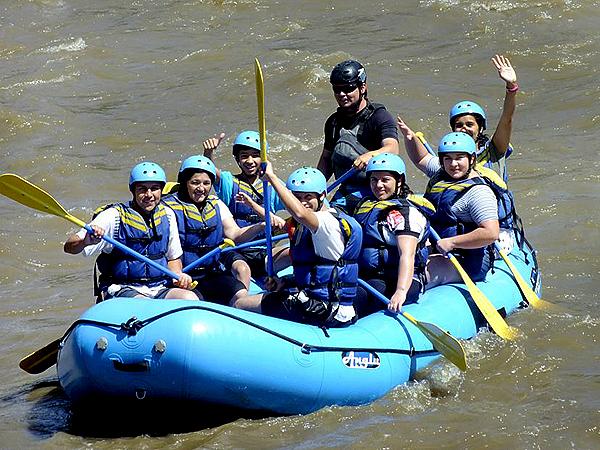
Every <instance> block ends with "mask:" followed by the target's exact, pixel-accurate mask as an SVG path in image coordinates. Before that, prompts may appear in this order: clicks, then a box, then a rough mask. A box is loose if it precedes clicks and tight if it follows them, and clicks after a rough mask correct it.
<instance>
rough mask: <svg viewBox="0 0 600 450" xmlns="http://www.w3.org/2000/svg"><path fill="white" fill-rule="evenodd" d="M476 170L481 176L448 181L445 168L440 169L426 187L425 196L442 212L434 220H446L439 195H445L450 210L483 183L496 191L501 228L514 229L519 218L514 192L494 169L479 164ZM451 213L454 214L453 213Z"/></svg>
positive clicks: (452, 219) (453, 218)
mask: <svg viewBox="0 0 600 450" xmlns="http://www.w3.org/2000/svg"><path fill="white" fill-rule="evenodd" d="M474 170H475V171H476V172H477V173H478V175H479V177H477V178H469V179H467V180H462V181H453V180H450V181H446V180H447V176H446V174H445V172H444V171H443V169H440V170H439V171H438V172H437V173H436V174H435V175H434V176H433V177H432V178H431V179H430V180H429V183H428V184H427V188H426V189H425V198H427V199H428V200H429V201H431V202H432V203H433V204H434V205H435V207H436V209H437V210H438V212H440V214H439V215H436V216H435V217H434V218H433V220H432V222H433V221H435V222H438V221H441V222H444V220H443V219H441V218H443V217H444V216H445V215H446V213H445V211H440V206H439V205H438V202H439V197H441V196H442V195H443V197H444V203H445V205H444V207H447V208H448V210H450V207H451V206H452V205H453V204H454V203H455V202H456V201H457V200H458V199H459V198H460V197H462V196H463V195H464V194H465V193H466V191H467V190H468V189H470V188H471V187H473V186H475V185H482V184H483V185H486V186H489V187H490V188H491V189H492V191H493V192H494V195H495V196H496V200H497V204H498V223H499V225H500V228H504V229H506V230H511V229H513V228H514V227H515V220H516V218H517V213H516V211H515V200H514V196H513V193H512V192H511V191H510V190H509V189H508V187H507V185H506V183H505V182H504V181H503V180H502V178H500V175H498V174H497V173H496V172H494V171H493V170H492V169H489V168H487V167H484V166H482V165H480V164H477V165H476V166H475V169H474ZM446 191H449V193H450V195H448V194H444V193H445V192H446ZM459 194H460V195H459ZM457 195H458V196H457ZM451 215H452V216H454V215H453V214H451ZM448 219H449V220H450V221H454V220H455V217H452V218H451V217H450V216H448ZM475 228H477V227H475ZM438 232H439V230H438ZM459 234H462V233H459ZM440 236H441V234H440ZM453 236H455V235H453Z"/></svg>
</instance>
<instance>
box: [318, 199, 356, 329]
mask: <svg viewBox="0 0 600 450" xmlns="http://www.w3.org/2000/svg"><path fill="white" fill-rule="evenodd" d="M332 211H333V212H335V210H334V209H330V210H327V211H316V212H315V215H316V216H317V219H318V221H319V226H318V227H317V230H316V231H315V232H314V233H312V243H313V248H314V250H315V254H316V255H317V256H320V257H321V258H326V259H330V260H333V261H338V260H339V259H340V258H341V257H342V254H343V253H344V249H345V243H344V235H343V234H342V230H341V228H340V222H339V220H338V219H336V218H335V217H334V215H333V214H332V213H331V212H332ZM334 307H335V305H334ZM355 315H356V311H355V310H354V306H351V305H340V306H339V308H338V310H337V313H336V314H335V316H334V318H335V319H337V320H339V321H340V322H348V321H349V320H352V318H353V317H354V316H355Z"/></svg>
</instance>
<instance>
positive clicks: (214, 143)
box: [202, 132, 225, 183]
mask: <svg viewBox="0 0 600 450" xmlns="http://www.w3.org/2000/svg"><path fill="white" fill-rule="evenodd" d="M223 138H225V133H223V132H221V134H219V136H217V137H213V138H209V139H206V140H205V141H204V142H203V143H202V147H203V148H204V156H206V157H207V158H208V159H210V160H211V161H212V162H213V163H214V162H215V160H214V159H213V152H214V151H215V150H216V149H217V147H218V146H219V145H220V144H221V141H222V140H223ZM215 167H216V164H215ZM216 169H217V173H216V180H215V182H216V183H218V182H219V181H220V180H221V171H220V170H219V168H218V167H217V168H216Z"/></svg>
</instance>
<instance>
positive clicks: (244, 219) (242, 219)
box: [202, 130, 285, 288]
mask: <svg viewBox="0 0 600 450" xmlns="http://www.w3.org/2000/svg"><path fill="white" fill-rule="evenodd" d="M224 138H225V133H221V134H219V136H217V137H214V138H210V139H206V140H205V141H204V142H203V143H202V146H203V147H204V156H206V157H207V158H209V159H211V160H212V159H213V152H214V151H215V150H216V148H217V147H218V146H219V144H220V143H221V141H222V140H223V139H224ZM267 145H268V144H267ZM233 157H234V158H235V162H236V163H237V165H238V167H239V168H240V172H239V173H238V174H235V175H234V174H232V173H231V172H229V171H227V170H219V169H218V168H217V169H216V175H215V186H214V187H215V193H216V194H217V196H218V197H219V198H220V199H221V200H222V201H223V203H225V204H226V205H227V207H228V208H229V210H230V211H231V213H232V214H233V218H234V220H235V222H236V223H237V224H238V225H239V226H240V227H245V226H248V225H252V224H255V223H260V222H263V221H264V220H265V210H264V207H263V206H264V205H263V184H262V180H261V179H260V178H259V172H260V166H261V163H262V160H261V158H260V135H259V134H258V132H257V131H253V130H246V131H242V132H241V133H240V134H238V135H237V137H236V138H235V141H234V142H233ZM270 200H271V205H270V211H271V222H272V223H273V226H274V227H275V228H279V229H282V228H283V226H284V225H285V221H284V220H283V219H282V218H280V217H278V216H276V215H275V212H276V211H279V210H281V209H284V206H283V204H281V202H280V200H279V197H278V196H277V195H271V197H270ZM258 237H261V236H258ZM265 257H266V247H265V246H260V247H251V248H248V249H244V250H240V251H239V252H228V253H226V255H225V256H224V258H223V264H224V265H225V267H226V268H227V269H228V270H231V271H232V273H233V274H234V275H235V276H236V278H237V279H238V280H240V281H241V282H242V283H243V284H244V285H245V286H246V288H248V286H249V285H250V277H251V275H252V276H254V277H261V276H263V275H265V264H264V261H265Z"/></svg>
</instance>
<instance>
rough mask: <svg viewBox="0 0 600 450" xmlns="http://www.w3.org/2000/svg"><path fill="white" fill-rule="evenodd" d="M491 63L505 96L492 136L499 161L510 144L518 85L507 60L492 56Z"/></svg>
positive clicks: (499, 56)
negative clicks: (496, 72)
mask: <svg viewBox="0 0 600 450" xmlns="http://www.w3.org/2000/svg"><path fill="white" fill-rule="evenodd" d="M492 63H493V64H494V67H496V70H498V76H499V77H500V78H501V79H502V80H503V81H504V82H505V83H506V94H505V96H504V105H503V107H502V115H501V116H500V120H499V121H498V126H497V127H496V131H494V135H493V136H492V143H493V144H494V148H495V149H496V158H497V159H500V158H502V157H503V156H504V154H505V153H506V150H507V148H508V145H509V144H510V137H511V134H512V123H513V116H514V113H515V109H516V104H517V100H516V98H517V92H518V88H519V85H518V84H517V74H516V72H515V69H514V68H513V67H512V65H511V64H510V61H509V59H508V58H505V57H504V56H502V55H494V57H493V58H492Z"/></svg>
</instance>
